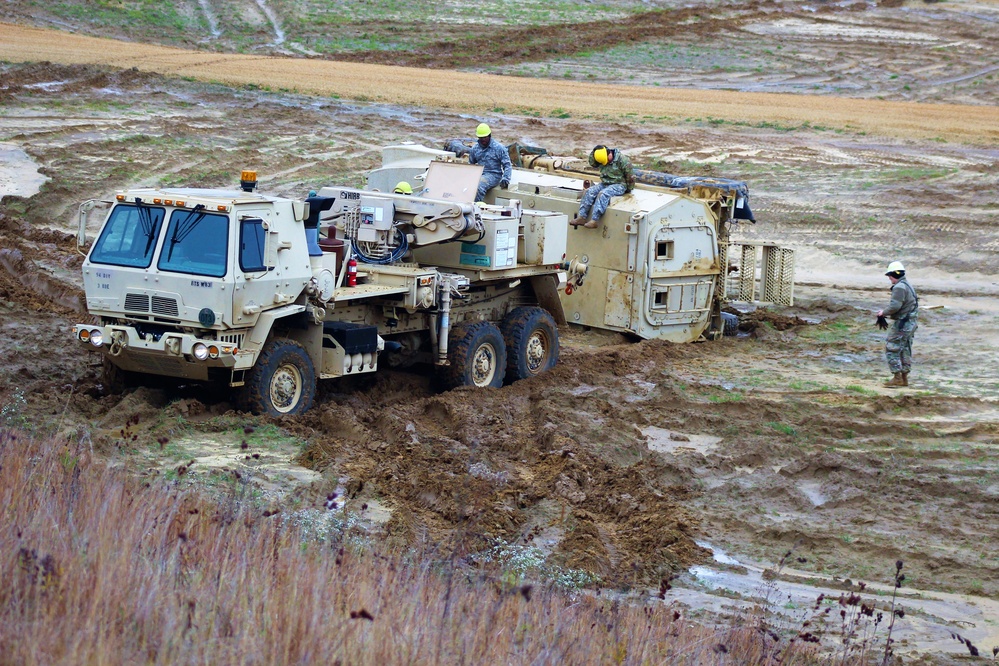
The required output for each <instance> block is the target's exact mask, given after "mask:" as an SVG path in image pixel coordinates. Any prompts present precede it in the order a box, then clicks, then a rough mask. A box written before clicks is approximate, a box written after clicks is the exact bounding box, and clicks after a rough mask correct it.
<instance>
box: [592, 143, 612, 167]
mask: <svg viewBox="0 0 999 666" xmlns="http://www.w3.org/2000/svg"><path fill="white" fill-rule="evenodd" d="M607 153H608V150H607V146H597V147H596V148H594V149H593V160H594V161H595V162H596V163H597V164H607V163H608V162H609V161H610V157H609V156H608V154H607Z"/></svg>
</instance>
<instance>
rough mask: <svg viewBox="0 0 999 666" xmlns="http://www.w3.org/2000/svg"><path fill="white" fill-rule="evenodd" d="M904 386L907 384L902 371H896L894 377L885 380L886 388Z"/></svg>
mask: <svg viewBox="0 0 999 666" xmlns="http://www.w3.org/2000/svg"><path fill="white" fill-rule="evenodd" d="M902 386H907V384H906V383H905V378H904V377H902V373H901V372H896V373H895V376H894V377H892V378H891V379H889V380H888V381H886V382H885V388H899V387H902Z"/></svg>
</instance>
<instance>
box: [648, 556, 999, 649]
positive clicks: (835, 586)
mask: <svg viewBox="0 0 999 666" xmlns="http://www.w3.org/2000/svg"><path fill="white" fill-rule="evenodd" d="M698 545H700V546H702V547H704V548H708V549H710V550H711V551H712V554H713V558H714V561H715V562H716V563H717V564H716V565H715V566H711V565H704V566H698V567H693V568H691V569H690V572H689V573H690V575H691V578H692V580H691V581H689V583H690V587H688V586H687V583H688V581H686V580H684V579H680V580H678V581H677V585H675V586H674V587H673V589H672V590H671V591H670V596H667V598H666V601H667V603H669V602H671V601H680V602H682V603H684V604H687V605H689V606H690V607H692V608H697V609H705V610H708V611H714V612H731V609H732V607H733V606H739V607H742V608H744V609H747V610H748V609H750V608H752V607H753V606H754V605H756V604H757V603H759V601H760V600H762V599H763V598H764V597H765V596H766V594H767V590H770V594H769V598H770V599H772V600H775V604H774V608H773V612H774V613H777V614H780V615H783V616H784V617H785V619H786V624H787V625H788V626H789V627H792V628H794V627H796V626H797V625H796V623H799V624H800V622H802V621H804V620H805V619H806V618H807V617H809V616H810V615H811V612H812V608H814V606H815V602H816V599H818V597H819V595H820V594H824V595H825V597H826V599H830V600H832V602H833V603H835V601H836V600H837V599H839V596H840V594H842V593H844V592H845V591H846V590H845V587H844V586H843V585H842V584H841V583H839V582H838V581H836V580H835V579H832V578H829V577H826V576H821V575H818V574H813V573H808V572H802V571H795V570H793V569H783V570H782V571H781V579H780V580H776V581H767V580H765V579H764V574H763V572H764V570H766V568H767V567H765V566H763V565H761V564H759V563H756V562H751V561H740V560H737V559H735V558H733V557H731V556H730V555H728V554H727V553H725V552H724V551H722V550H721V549H719V548H715V547H713V546H711V544H709V543H706V542H698ZM891 593H892V587H891V586H889V585H879V584H876V583H868V585H867V588H866V590H865V591H864V592H863V593H861V597H862V598H863V599H864V601H866V602H870V601H875V602H876V606H877V609H878V610H879V611H881V612H885V613H886V616H887V610H888V608H889V605H890V602H891ZM895 607H896V608H903V609H904V610H905V617H904V618H902V619H898V620H896V622H895V627H894V629H893V631H892V638H893V639H894V640H895V641H896V652H897V653H899V654H926V653H929V654H951V655H966V654H967V652H968V650H967V648H966V647H965V646H964V645H963V644H961V643H958V642H957V641H955V640H954V638H953V637H952V635H951V634H952V632H958V633H960V634H961V635H962V636H964V637H965V638H967V639H968V640H970V641H971V642H972V644H974V645H976V646H977V647H978V648H979V649H986V650H987V649H989V648H991V646H993V645H999V626H997V622H999V601H996V600H993V599H987V598H985V597H976V596H972V595H965V594H949V593H945V592H936V591H932V590H917V589H913V588H905V587H902V588H900V589H899V590H898V597H897V599H896V606H895ZM836 608H837V609H838V608H839V606H838V605H836ZM837 612H838V611H833V613H837ZM837 622H838V616H837V618H836V619H835V620H832V621H830V622H829V624H828V627H829V632H830V635H832V634H833V633H834V632H835V629H836V623H837ZM884 635H885V634H884V625H882V627H880V631H879V637H880V638H881V639H882V640H883V639H884Z"/></svg>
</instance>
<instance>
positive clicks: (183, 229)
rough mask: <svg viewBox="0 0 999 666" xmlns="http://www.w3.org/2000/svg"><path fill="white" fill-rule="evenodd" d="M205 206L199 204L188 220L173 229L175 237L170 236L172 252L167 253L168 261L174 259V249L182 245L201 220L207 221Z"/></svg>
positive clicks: (188, 216)
mask: <svg viewBox="0 0 999 666" xmlns="http://www.w3.org/2000/svg"><path fill="white" fill-rule="evenodd" d="M206 214H207V213H206V209H205V204H198V205H197V206H195V207H194V210H193V211H192V212H190V213H188V214H187V218H186V219H185V220H184V221H183V222H180V223H178V224H177V226H175V227H174V228H173V235H172V236H170V250H169V252H167V261H170V259H171V258H172V257H173V248H174V247H176V246H177V243H181V242H183V241H184V239H185V238H187V237H188V236H189V235H190V234H191V232H192V231H194V228H195V227H196V226H198V225H199V224H200V223H201V220H203V219H205V215H206Z"/></svg>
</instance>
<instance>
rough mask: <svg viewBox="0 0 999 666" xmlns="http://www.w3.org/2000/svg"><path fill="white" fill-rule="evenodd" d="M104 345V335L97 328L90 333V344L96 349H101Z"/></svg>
mask: <svg viewBox="0 0 999 666" xmlns="http://www.w3.org/2000/svg"><path fill="white" fill-rule="evenodd" d="M103 343H104V334H103V333H101V332H100V331H99V330H97V329H96V328H95V329H94V330H92V331H90V344H92V345H93V346H95V347H100V346H101V345H102V344H103Z"/></svg>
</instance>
